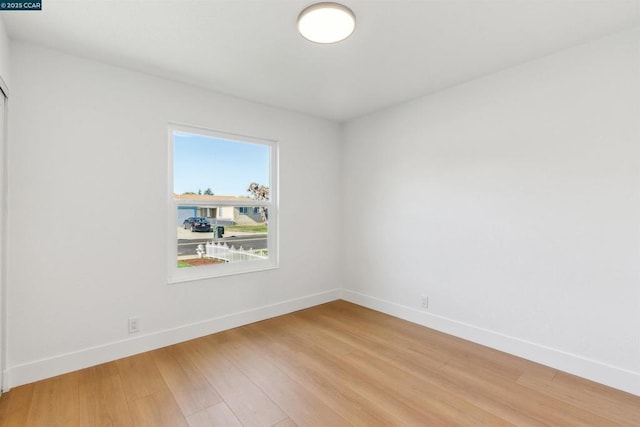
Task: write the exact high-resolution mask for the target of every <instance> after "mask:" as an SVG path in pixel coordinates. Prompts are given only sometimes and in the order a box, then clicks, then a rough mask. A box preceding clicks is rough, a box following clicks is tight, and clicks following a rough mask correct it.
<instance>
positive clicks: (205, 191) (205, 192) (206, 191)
mask: <svg viewBox="0 0 640 427" xmlns="http://www.w3.org/2000/svg"><path fill="white" fill-rule="evenodd" d="M204 194H205V195H206V196H213V191H211V188H207V189H206V190H204Z"/></svg>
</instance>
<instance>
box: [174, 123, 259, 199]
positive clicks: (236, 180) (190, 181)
mask: <svg viewBox="0 0 640 427" xmlns="http://www.w3.org/2000/svg"><path fill="white" fill-rule="evenodd" d="M251 182H257V183H259V184H262V185H269V147H268V146H266V145H260V144H251V143H238V142H235V141H226V140H224V139H219V138H213V137H209V136H202V135H191V134H185V133H182V132H174V134H173V192H174V193H176V194H182V193H185V192H187V191H193V192H195V193H197V192H198V190H202V191H203V192H204V190H206V189H207V188H211V190H213V193H214V194H215V195H217V196H247V195H248V194H249V193H247V188H248V187H249V184H250V183H251Z"/></svg>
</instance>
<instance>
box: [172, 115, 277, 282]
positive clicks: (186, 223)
mask: <svg viewBox="0 0 640 427" xmlns="http://www.w3.org/2000/svg"><path fill="white" fill-rule="evenodd" d="M170 145H171V150H170V157H171V167H170V172H171V173H170V175H171V182H170V188H171V195H170V199H171V215H170V217H171V220H170V229H171V235H172V236H173V237H172V241H173V243H172V245H171V246H172V250H171V251H170V258H171V260H172V261H171V266H170V281H184V280H192V279H198V278H204V277H213V276H219V275H227V274H234V273H242V272H248V271H255V270H262V269H266V268H273V267H275V266H277V246H276V236H277V235H276V233H275V231H276V224H277V204H276V203H275V201H276V196H277V194H276V192H275V191H276V188H275V177H276V176H277V174H276V173H275V168H276V166H277V163H276V159H277V153H276V149H277V145H276V143H275V142H272V141H267V140H260V139H256V138H252V137H242V136H236V135H228V134H223V133H219V132H214V131H209V130H203V129H197V128H191V127H185V126H171V128H170Z"/></svg>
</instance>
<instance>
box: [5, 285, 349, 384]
mask: <svg viewBox="0 0 640 427" xmlns="http://www.w3.org/2000/svg"><path fill="white" fill-rule="evenodd" d="M340 294H341V290H340V289H334V290H331V291H327V292H322V293H318V294H313V295H307V296H304V297H301V298H295V299H290V300H287V301H282V302H279V303H276V304H271V305H266V306H262V307H257V308H254V309H250V310H245V311H240V312H237V313H232V314H228V315H224V316H220V317H214V318H212V319H207V320H204V321H201V322H197V323H191V324H188V325H183V326H179V327H177V328H172V329H167V330H163V331H157V332H153V333H150V334H145V335H138V336H136V337H134V338H128V339H124V340H121V341H115V342H111V343H108V344H104V345H99V346H96V347H91V348H86V349H82V350H78V351H74V352H70V353H66V354H60V355H57V356H54V357H49V358H46V359H41V360H35V361H32V362H29V363H24V364H21V365H15V366H11V367H9V368H8V369H7V371H5V375H4V380H5V381H4V382H5V384H4V386H5V390H4V391H8V390H9V389H10V387H17V386H19V385H22V384H28V383H31V382H34V381H38V380H41V379H44V378H50V377H54V376H56V375H60V374H64V373H67V372H72V371H76V370H78V369H84V368H87V367H90V366H95V365H98V364H101V363H105V362H110V361H112V360H117V359H121V358H123V357H127V356H132V355H134V354H138V353H143V352H145V351H150V350H154V349H156V348H161V347H165V346H168V345H172V344H177V343H179V342H183V341H188V340H191V339H194V338H198V337H202V336H205V335H209V334H214V333H216V332H220V331H224V330H227V329H232V328H236V327H238V326H242V325H247V324H249V323H253V322H259V321H261V320H265V319H269V318H271V317H275V316H280V315H283V314H287V313H291V312H294V311H297V310H302V309H304V308H309V307H313V306H315V305H319V304H323V303H325V302H329V301H334V300H336V299H339V298H340Z"/></svg>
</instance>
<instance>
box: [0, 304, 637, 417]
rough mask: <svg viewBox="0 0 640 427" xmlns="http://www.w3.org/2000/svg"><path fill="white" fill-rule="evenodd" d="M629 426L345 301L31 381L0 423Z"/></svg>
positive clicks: (612, 398)
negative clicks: (34, 381)
mask: <svg viewBox="0 0 640 427" xmlns="http://www.w3.org/2000/svg"><path fill="white" fill-rule="evenodd" d="M131 425H135V426H171V427H175V426H213V425H216V426H241V425H245V426H265V427H269V426H278V427H285V426H296V425H297V426H322V427H331V426H342V425H357V426H378V425H398V426H412V425H415V426H453V425H465V426H500V425H517V426H541V425H551V426H578V425H584V426H613V425H623V426H634V427H638V426H640V397H635V396H633V395H630V394H627V393H624V392H621V391H617V390H614V389H611V388H608V387H605V386H603V385H599V384H596V383H593V382H590V381H587V380H584V379H581V378H577V377H575V376H572V375H569V374H566V373H563V372H558V371H556V370H554V369H550V368H546V367H544V366H541V365H538V364H535V363H532V362H528V361H525V360H523V359H520V358H517V357H514V356H510V355H507V354H504V353H500V352H498V351H495V350H491V349H489V348H486V347H482V346H479V345H476V344H472V343H469V342H467V341H464V340H461V339H458V338H454V337H451V336H448V335H445V334H442V333H438V332H435V331H433V330H430V329H427V328H424V327H421V326H418V325H414V324H411V323H408V322H405V321H402V320H399V319H396V318H393V317H390V316H386V315H384V314H381V313H377V312H375V311H372V310H368V309H365V308H362V307H359V306H357V305H353V304H350V303H347V302H344V301H335V302H332V303H329V304H324V305H321V306H318V307H314V308H310V309H307V310H303V311H299V312H296V313H292V314H288V315H285V316H281V317H277V318H274V319H270V320H266V321H263V322H259V323H254V324H251V325H248V326H243V327H241V328H237V329H233V330H229V331H226V332H221V333H218V334H214V335H209V336H207V337H203V338H199V339H196V340H193V341H189V342H185V343H182V344H178V345H174V346H171V347H166V348H163V349H159V350H155V351H151V352H148V353H143V354H140V355H136V356H133V357H128V358H125V359H121V360H117V361H114V362H110V363H106V364H103V365H99V366H95V367H92V368H88V369H84V370H81V371H76V372H72V373H69V374H66V375H61V376H59V377H55V378H51V379H48V380H44V381H40V382H37V383H33V384H28V385H24V386H21V387H16V388H14V389H13V390H11V391H10V392H8V393H6V394H4V395H3V396H2V398H1V399H0V426H65V427H68V426H83V427H84V426H131Z"/></svg>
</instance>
